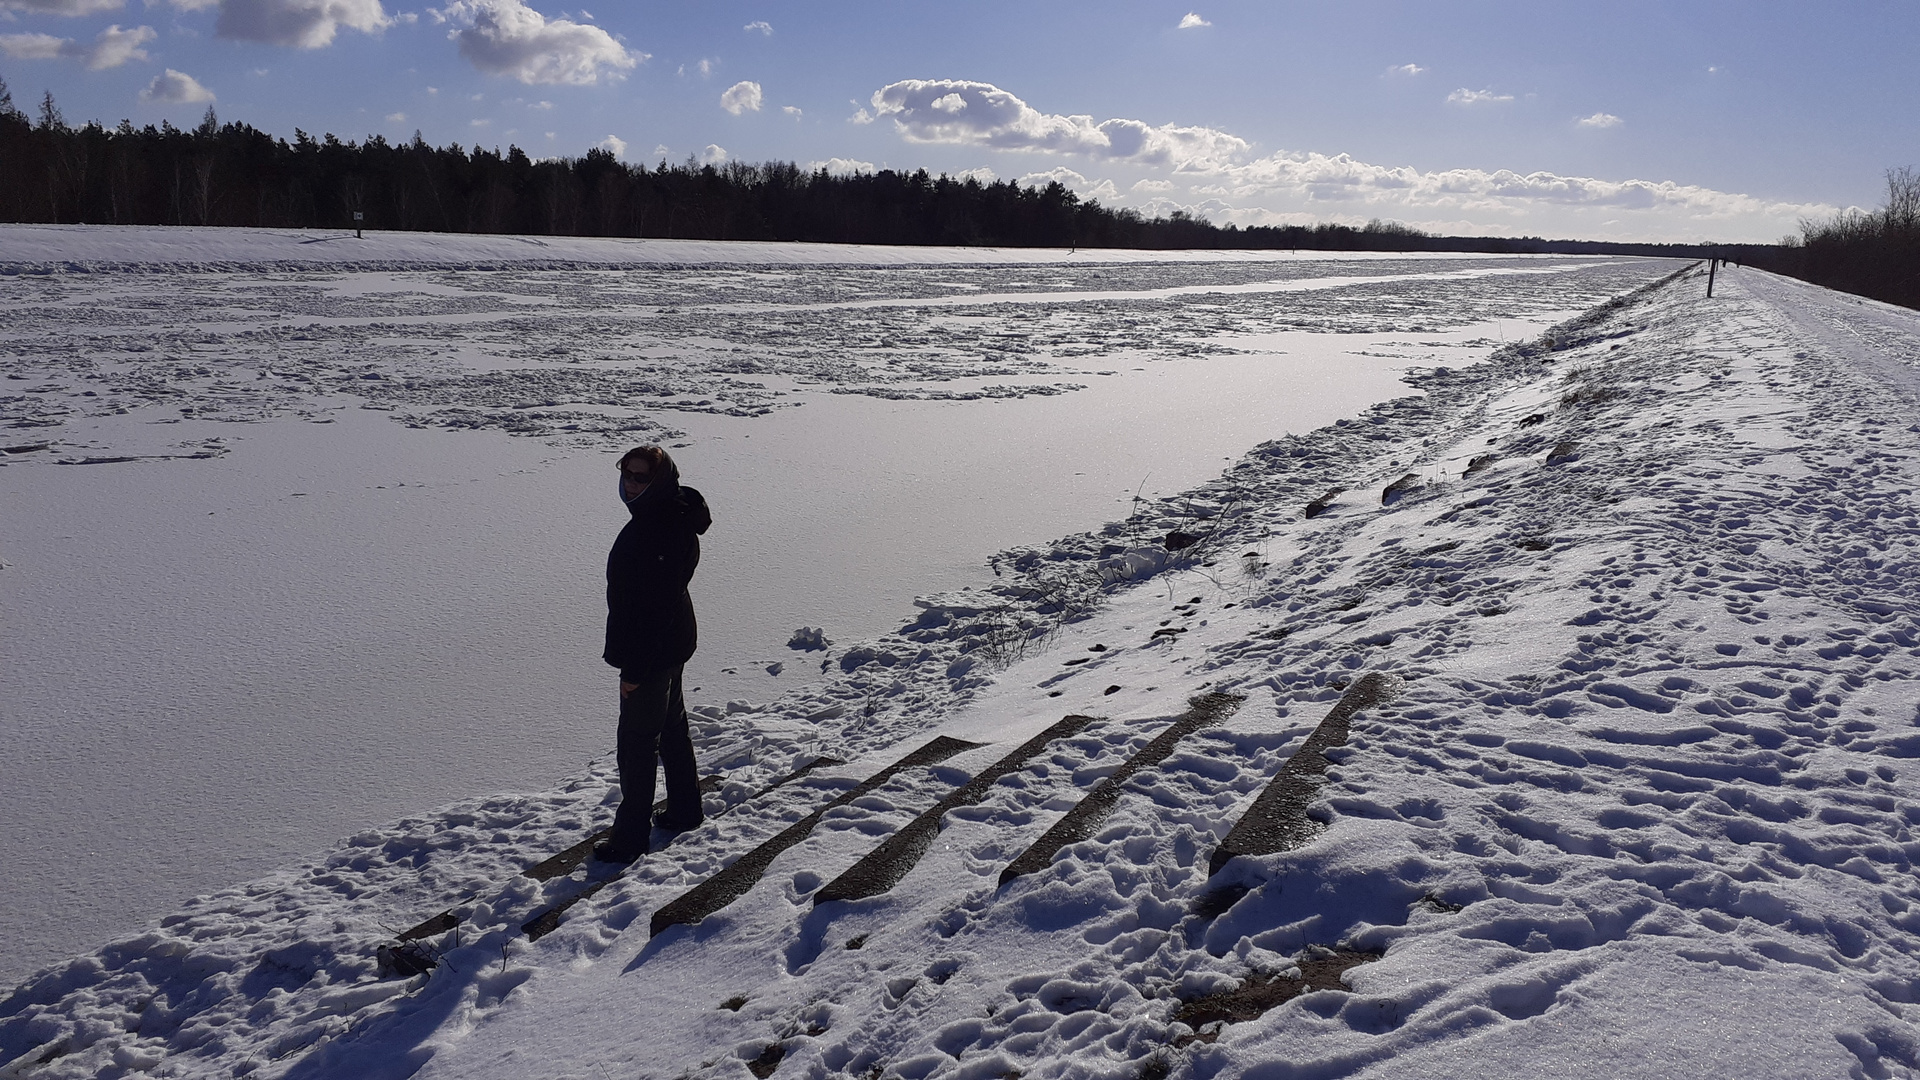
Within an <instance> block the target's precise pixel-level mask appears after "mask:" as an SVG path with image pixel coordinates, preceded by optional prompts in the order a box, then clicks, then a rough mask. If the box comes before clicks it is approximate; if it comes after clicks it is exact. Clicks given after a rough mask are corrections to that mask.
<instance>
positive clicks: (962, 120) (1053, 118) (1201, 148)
mask: <svg viewBox="0 0 1920 1080" xmlns="http://www.w3.org/2000/svg"><path fill="white" fill-rule="evenodd" d="M956 98H957V99H958V100H957V101H956V100H955V99H956ZM871 104H872V106H873V111H874V114H875V115H876V116H885V117H891V118H892V119H893V122H894V128H895V130H897V131H898V132H899V133H900V134H901V135H902V136H903V137H904V138H906V139H907V140H908V141H910V142H920V143H957V144H963V145H974V146H990V147H993V148H996V149H1000V150H1040V151H1050V152H1054V153H1071V154H1085V155H1087V156H1089V157H1095V158H1101V159H1106V160H1114V161H1126V162H1131V163H1134V164H1140V165H1171V166H1173V167H1174V168H1176V169H1198V170H1210V169H1217V168H1220V167H1222V166H1224V165H1226V164H1228V163H1229V162H1231V161H1234V160H1237V159H1239V158H1240V157H1242V156H1244V155H1245V154H1246V152H1247V151H1248V149H1249V148H1250V147H1249V145H1248V143H1247V141H1246V140H1245V139H1242V138H1240V137H1238V136H1235V135H1230V134H1228V133H1226V132H1224V131H1218V130H1215V129H1213V128H1205V127H1180V126H1177V125H1173V124H1163V125H1159V126H1153V125H1150V124H1147V123H1144V122H1142V121H1139V120H1123V119H1116V120H1103V121H1100V122H1099V123H1095V122H1094V120H1093V117H1091V116H1060V115H1057V114H1053V113H1043V112H1040V111H1039V110H1037V109H1034V108H1033V107H1032V106H1030V105H1028V104H1027V103H1026V102H1024V101H1022V100H1020V99H1019V98H1018V97H1015V96H1014V95H1013V94H1011V93H1009V92H1007V91H1005V90H1002V89H1000V88H999V87H997V86H994V85H992V84H991V83H982V82H968V81H964V80H958V79H906V80H902V81H900V82H896V83H890V84H888V85H886V86H883V87H881V88H880V89H878V90H876V91H874V92H873V98H872V101H871ZM854 120H855V122H856V123H859V122H862V121H861V120H860V116H859V114H857V113H856V114H855V116H854Z"/></svg>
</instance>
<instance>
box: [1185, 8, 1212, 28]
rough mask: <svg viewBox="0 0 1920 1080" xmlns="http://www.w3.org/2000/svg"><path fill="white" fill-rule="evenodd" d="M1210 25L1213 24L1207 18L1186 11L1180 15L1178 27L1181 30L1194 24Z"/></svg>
mask: <svg viewBox="0 0 1920 1080" xmlns="http://www.w3.org/2000/svg"><path fill="white" fill-rule="evenodd" d="M1212 25H1213V24H1212V23H1210V22H1208V21H1207V20H1205V19H1203V18H1201V17H1200V16H1198V15H1196V14H1194V13H1193V12H1191V11H1189V12H1187V13H1186V14H1185V15H1183V16H1181V17H1180V29H1182V30H1191V29H1193V28H1194V27H1196V26H1212Z"/></svg>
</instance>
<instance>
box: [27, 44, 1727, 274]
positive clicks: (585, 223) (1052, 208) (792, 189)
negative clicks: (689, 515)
mask: <svg viewBox="0 0 1920 1080" xmlns="http://www.w3.org/2000/svg"><path fill="white" fill-rule="evenodd" d="M356 215H357V216H356ZM0 220H4V221H11V222H48V223H58V224H71V223H86V224H114V225H216V226H250V227H262V228H307V229H314V228H352V227H354V226H355V225H356V224H361V225H364V227H366V228H372V229H396V230H407V231H420V232H456V233H462V232H464V233H518V234H533V235H549V236H556V235H557V236H625V237H666V238H677V239H702V240H803V241H819V242H826V243H862V244H940V245H955V246H1001V247H1122V248H1152V249H1173V248H1201V249H1225V248H1264V249H1308V250H1362V251H1369V250H1370V251H1490V252H1515V253H1518V252H1548V251H1553V252H1583V253H1617V254H1645V255H1682V256H1686V255H1698V254H1700V252H1701V251H1702V249H1701V248H1699V247H1697V246H1691V245H1674V244H1607V243H1596V242H1589V241H1549V240H1542V239H1540V238H1538V237H1519V238H1515V237H1485V236H1483V237H1449V236H1433V235H1429V234H1427V233H1425V232H1422V231H1420V230H1418V229H1414V228H1410V227H1408V226H1404V225H1399V224H1396V223H1392V222H1380V221H1375V222H1372V223H1369V224H1367V225H1365V226H1361V227H1357V228H1356V227H1353V226H1348V225H1338V224H1331V223H1327V224H1318V225H1286V226H1264V225H1263V226H1254V227H1250V228H1244V229H1243V228H1239V227H1238V226H1235V225H1232V224H1228V225H1224V226H1221V225H1215V224H1213V223H1212V222H1209V221H1207V220H1205V219H1204V218H1200V217H1197V216H1193V215H1190V214H1188V213H1185V212H1183V211H1178V210H1176V211H1174V212H1172V213H1170V214H1166V215H1164V216H1156V217H1152V218H1149V217H1146V216H1145V215H1143V214H1141V213H1139V212H1138V211H1136V210H1132V209H1128V208H1117V209H1116V208H1109V207H1106V206H1102V205H1101V204H1100V203H1099V202H1098V201H1092V200H1082V199H1081V198H1080V197H1079V196H1077V195H1076V194H1074V193H1073V192H1072V191H1070V190H1068V189H1067V188H1065V187H1064V186H1062V185H1061V184H1059V183H1057V182H1054V183H1049V184H1047V185H1045V186H1044V187H1023V186H1021V185H1019V184H1017V183H1013V182H1011V181H1005V180H995V181H990V182H985V183H983V182H981V181H979V180H977V179H974V178H972V177H961V178H956V177H951V176H946V175H941V176H931V175H929V174H928V173H927V172H926V170H924V169H922V170H918V171H915V172H897V171H894V170H887V169H883V170H880V171H877V172H859V173H853V174H833V173H829V172H827V171H826V170H825V169H823V168H816V169H812V170H808V169H803V168H801V167H799V166H797V165H795V164H793V163H790V162H767V163H763V164H747V163H742V162H727V163H724V164H701V163H698V162H696V161H693V160H691V159H689V160H688V161H686V162H684V163H681V164H669V163H667V162H665V161H662V162H660V163H659V165H658V166H656V167H653V168H649V167H648V166H646V165H644V164H629V163H627V162H623V161H621V160H619V159H618V158H617V157H615V156H614V155H613V154H612V153H610V152H608V151H606V150H601V149H595V150H590V151H588V152H587V153H586V155H585V156H583V157H577V158H543V159H538V160H536V159H534V158H532V157H529V156H528V155H527V153H526V152H525V151H524V150H522V149H520V148H519V147H517V146H510V147H508V149H507V150H506V152H505V153H502V152H500V151H499V150H498V149H494V150H488V149H485V148H483V147H480V146H474V147H472V148H470V149H468V148H463V147H461V146H460V145H458V144H453V145H448V146H444V147H436V146H432V145H430V144H428V143H427V142H426V140H425V139H423V138H422V137H421V136H420V135H419V134H417V133H416V134H415V135H414V137H413V139H412V140H411V141H409V142H404V143H400V142H389V141H387V140H386V139H385V138H384V137H382V136H379V135H374V136H370V137H368V138H367V139H366V140H365V141H363V142H358V143H356V142H352V141H343V140H341V139H339V138H337V137H335V136H333V135H331V134H329V135H325V136H322V137H320V138H318V139H316V138H314V137H313V136H311V135H309V134H307V133H306V132H304V131H300V130H298V129H296V130H295V132H294V137H293V140H292V141H291V142H289V141H287V140H286V139H283V138H275V137H274V136H272V135H269V134H267V133H266V132H263V131H260V130H259V129H257V128H255V127H253V126H251V125H248V124H244V123H224V124H223V123H221V122H220V120H219V118H218V117H217V116H216V115H215V113H214V111H213V109H211V108H209V109H208V110H207V113H206V116H205V118H204V119H203V120H202V122H201V123H200V124H199V126H197V127H195V128H193V129H191V130H182V129H180V128H176V127H174V126H173V125H172V124H170V123H166V122H162V123H161V124H160V125H159V126H158V127H155V126H153V125H151V124H149V125H147V126H145V127H141V128H136V127H134V126H133V124H132V123H130V122H129V121H125V120H123V121H121V122H120V124H119V126H118V127H112V128H109V127H105V126H102V125H101V124H100V123H98V122H89V123H87V124H84V125H81V126H77V127H76V126H74V125H71V124H69V123H68V122H67V121H66V119H65V118H64V117H63V116H62V115H61V113H60V109H59V107H58V105H57V104H56V103H55V101H54V99H53V95H52V94H51V93H49V94H47V95H45V96H44V97H43V98H42V100H41V102H40V108H39V115H38V116H37V117H29V116H28V115H27V114H26V113H25V112H24V111H22V110H21V109H20V108H19V107H18V106H17V105H15V104H14V102H13V99H12V95H11V94H10V93H9V92H8V91H7V88H6V83H5V81H4V80H0Z"/></svg>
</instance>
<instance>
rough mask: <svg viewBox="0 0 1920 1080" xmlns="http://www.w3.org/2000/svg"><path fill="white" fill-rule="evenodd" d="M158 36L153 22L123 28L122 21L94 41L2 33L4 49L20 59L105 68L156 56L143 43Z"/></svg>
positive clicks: (100, 69)
mask: <svg viewBox="0 0 1920 1080" xmlns="http://www.w3.org/2000/svg"><path fill="white" fill-rule="evenodd" d="M156 36H157V35H156V34H155V33H154V32H153V27H151V26H136V27H134V28H133V29H131V30H122V29H120V26H119V24H118V23H116V24H114V25H112V26H109V27H107V28H106V29H105V30H102V31H100V33H99V36H97V37H95V38H94V39H93V43H92V44H90V45H82V44H81V43H79V42H78V41H75V40H73V39H72V38H63V37H55V36H54V35H52V34H0V52H4V53H6V54H7V55H8V56H11V57H13V58H14V59H16V60H76V61H79V62H80V63H82V64H85V65H86V66H87V67H89V68H91V69H92V70H94V71H104V70H106V69H107V68H117V67H119V66H120V65H121V64H124V63H126V62H127V61H129V60H149V59H152V58H151V57H149V56H148V55H147V51H146V50H145V49H143V48H141V47H140V46H142V45H145V44H146V43H147V42H149V41H152V40H153V39H154V38H155V37H156Z"/></svg>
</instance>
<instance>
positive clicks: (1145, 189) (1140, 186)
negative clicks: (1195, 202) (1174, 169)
mask: <svg viewBox="0 0 1920 1080" xmlns="http://www.w3.org/2000/svg"><path fill="white" fill-rule="evenodd" d="M1131 190H1132V192H1133V193H1134V194H1135V195H1164V194H1166V193H1167V192H1169V191H1172V190H1173V183H1172V182H1171V181H1168V180H1139V181H1135V183H1134V185H1133V187H1132V189H1131Z"/></svg>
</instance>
